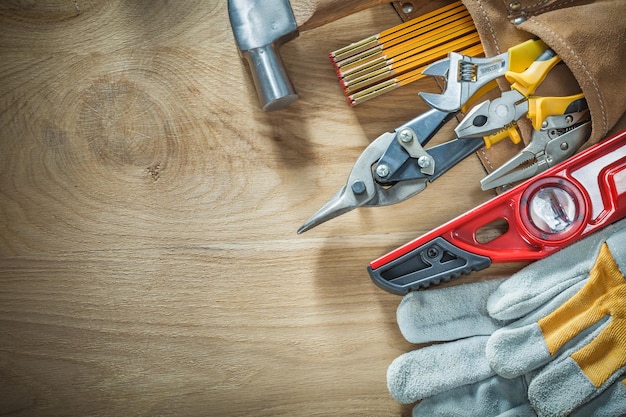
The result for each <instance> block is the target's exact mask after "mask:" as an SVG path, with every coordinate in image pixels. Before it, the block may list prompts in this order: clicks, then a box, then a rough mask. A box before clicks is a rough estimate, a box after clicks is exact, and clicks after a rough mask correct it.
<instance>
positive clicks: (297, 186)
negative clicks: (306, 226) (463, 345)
mask: <svg viewBox="0 0 626 417" xmlns="http://www.w3.org/2000/svg"><path fill="white" fill-rule="evenodd" d="M398 22H399V19H398V17H397V15H396V14H395V12H394V11H393V9H392V8H391V6H389V5H384V6H379V7H376V8H373V9H370V10H366V11H363V12H360V13H358V14H355V15H352V16H350V17H347V18H345V19H342V20H339V21H337V22H334V23H331V24H328V25H326V26H322V27H320V28H318V29H315V30H311V31H308V32H306V33H303V34H302V35H301V36H300V37H299V38H298V39H296V40H294V41H292V42H290V43H288V44H286V45H284V46H283V48H282V55H283V59H284V61H285V64H286V66H287V67H288V70H289V71H290V73H291V75H292V78H293V81H294V83H295V85H296V88H297V89H298V91H299V93H300V97H301V98H300V100H299V101H297V102H296V103H295V104H294V105H293V106H292V107H290V108H288V109H286V110H284V111H281V112H277V113H263V112H262V111H261V110H260V109H259V106H258V104H257V99H256V96H255V91H254V87H253V85H252V82H251V79H250V77H249V72H248V69H247V68H246V66H245V64H244V62H243V61H241V59H240V58H239V56H238V54H237V49H236V47H235V44H234V41H233V37H232V32H231V30H230V25H229V23H228V17H227V10H226V2H215V1H203V2H168V1H164V0H163V1H136V2H129V1H121V0H120V1H107V2H101V1H80V0H78V1H61V0H58V1H47V2H34V1H6V2H2V3H1V4H0V415H10V416H33V415H37V416H57V415H63V416H86V415H99V416H108V415H110V416H119V415H146V416H154V415H177V416H242V415H255V416H298V415H302V416H310V415H319V416H337V415H341V416H350V415H359V416H364V415H366V416H394V415H401V414H408V413H410V407H403V406H400V405H398V404H396V403H395V402H394V401H393V400H392V399H391V398H390V396H389V395H388V393H387V389H386V381H385V372H386V367H387V365H388V364H389V363H390V361H391V360H392V359H393V358H394V357H396V356H397V355H399V354H400V353H402V352H405V351H407V350H409V349H411V346H410V345H409V344H408V343H406V342H404V341H403V339H402V337H401V335H400V333H399V331H398V330H397V327H396V324H395V308H396V305H397V303H398V302H399V298H398V297H396V296H392V295H389V294H386V293H383V292H382V291H380V290H378V289H377V288H376V287H375V286H374V285H373V284H372V283H371V282H370V280H369V278H368V276H367V273H366V271H365V268H366V266H367V264H368V262H369V261H371V260H372V259H374V258H376V257H378V256H380V255H382V254H384V253H385V252H387V251H388V250H390V249H392V248H395V247H396V246H398V245H399V244H402V243H405V242H406V241H408V240H409V239H411V238H413V237H416V236H417V235H419V234H421V233H423V232H425V231H427V230H429V229H431V228H433V227H435V226H437V225H439V224H441V223H442V222H444V221H446V220H449V219H450V218H452V217H454V216H456V215H458V214H460V213H462V212H464V211H465V210H467V209H469V208H471V207H473V206H475V205H476V204H478V203H479V202H481V201H484V200H486V199H487V198H489V197H490V195H487V194H485V193H483V192H481V191H480V188H479V184H478V179H479V178H480V177H481V176H482V168H481V166H480V164H479V162H478V160H477V159H476V158H470V159H468V160H467V161H465V162H464V163H463V164H461V165H460V166H458V167H456V168H455V170H454V171H453V172H451V173H449V174H448V175H447V176H444V177H442V178H441V179H439V180H438V182H437V183H435V184H433V185H431V186H429V187H428V189H427V190H426V191H425V192H424V193H423V194H422V195H420V196H419V197H417V198H415V199H412V200H409V201H407V202H405V203H402V204H399V205H397V206H392V207H387V208H381V209H363V210H357V211H355V212H352V213H349V214H347V215H345V216H343V217H341V218H339V219H336V220H334V221H332V222H329V223H327V224H325V225H322V226H320V227H318V228H316V229H314V230H312V231H310V232H307V233H306V234H304V235H301V236H298V235H296V233H295V231H296V229H297V228H298V227H299V226H300V224H301V223H302V222H304V220H306V219H307V218H308V217H309V216H310V215H311V214H312V213H313V212H314V211H315V210H317V208H319V207H320V206H321V205H322V204H323V203H324V202H325V201H326V200H327V199H328V198H329V197H330V196H331V195H332V194H334V192H335V191H336V190H337V189H338V188H339V187H340V186H341V185H342V184H343V182H344V181H345V178H346V176H347V174H348V172H349V170H350V168H351V166H352V163H353V161H354V160H355V158H356V157H357V156H358V155H359V154H360V152H361V151H362V149H363V148H364V147H365V146H367V144H368V143H370V142H371V141H372V140H373V139H374V138H376V137H377V136H378V135H379V134H381V133H382V132H384V131H386V130H390V129H392V128H394V127H395V126H398V125H399V124H401V123H403V122H405V121H406V120H408V119H410V118H412V117H414V116H415V115H417V114H418V113H420V112H421V111H423V110H425V106H424V104H423V103H422V102H421V100H419V99H418V97H417V91H419V90H428V89H431V90H433V89H435V86H434V84H431V83H430V82H428V81H424V82H423V83H417V84H416V85H412V86H409V87H406V88H404V89H400V90H397V91H395V92H393V93H390V94H389V95H388V96H384V97H381V98H379V99H377V100H372V101H371V102H368V103H365V104H363V105H361V106H360V107H359V108H355V109H351V108H350V107H348V106H347V104H346V103H345V100H344V98H343V95H342V93H341V91H340V89H339V87H338V84H337V80H336V77H335V74H334V70H333V69H332V66H331V65H330V64H329V62H328V60H327V56H326V55H327V53H328V52H329V51H332V50H335V49H338V48H339V47H341V46H343V45H346V44H348V43H350V42H353V41H355V40H359V39H362V38H364V37H365V36H367V35H370V34H373V33H377V32H380V31H381V30H383V29H386V28H388V27H391V26H393V25H395V24H397V23H398ZM447 134H448V135H449V134H450V132H449V131H448V132H447ZM443 136H445V132H444V134H443ZM446 139H447V138H446V137H443V140H446ZM507 272H509V270H507V269H506V268H504V269H497V270H496V269H494V270H490V271H488V272H485V273H484V274H476V276H475V277H473V278H472V279H482V278H485V277H489V276H491V275H494V274H503V273H507Z"/></svg>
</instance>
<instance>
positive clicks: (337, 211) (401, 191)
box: [298, 132, 426, 234]
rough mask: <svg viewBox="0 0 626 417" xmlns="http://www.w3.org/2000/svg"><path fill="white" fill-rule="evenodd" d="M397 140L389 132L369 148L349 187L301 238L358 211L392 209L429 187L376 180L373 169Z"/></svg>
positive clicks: (421, 183) (308, 225) (320, 212)
mask: <svg viewBox="0 0 626 417" xmlns="http://www.w3.org/2000/svg"><path fill="white" fill-rule="evenodd" d="M396 138H397V134H396V133H389V132H386V133H384V134H382V135H381V136H379V137H378V138H377V139H376V140H374V141H373V142H372V143H371V144H370V145H369V146H368V147H367V148H365V150H364V151H363V153H362V154H361V155H360V156H359V158H358V159H357V161H356V163H355V164H354V166H353V167H352V171H351V172H350V175H349V176H348V181H347V182H346V185H344V186H343V187H342V188H341V189H340V190H339V191H338V192H337V193H336V194H335V195H334V196H333V197H332V198H331V199H330V200H329V201H328V202H327V203H326V204H324V206H322V208H320V209H319V210H318V211H317V212H316V213H315V214H314V215H313V216H311V218H309V220H307V221H306V222H305V223H304V224H303V225H302V226H301V227H300V228H299V229H298V234H300V233H304V232H306V231H307V230H310V229H312V228H314V227H316V226H318V225H320V224H322V223H324V222H326V221H328V220H331V219H334V218H335V217H338V216H340V215H342V214H345V213H347V212H349V211H352V210H354V209H355V208H357V207H368V206H386V205H391V204H395V203H397V202H398V201H403V200H406V199H408V198H410V197H412V196H413V195H415V194H417V193H419V192H420V191H422V190H423V189H424V188H425V187H426V181H425V180H424V179H417V180H413V181H405V182H398V183H396V184H392V185H390V186H384V185H382V184H380V183H378V182H376V180H375V177H374V174H373V172H372V167H373V166H374V165H375V164H376V162H378V160H379V159H380V156H381V155H382V154H383V153H384V152H385V150H387V148H389V145H390V144H391V143H392V142H394V141H396V140H397V139H396Z"/></svg>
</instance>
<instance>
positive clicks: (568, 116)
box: [565, 115, 574, 124]
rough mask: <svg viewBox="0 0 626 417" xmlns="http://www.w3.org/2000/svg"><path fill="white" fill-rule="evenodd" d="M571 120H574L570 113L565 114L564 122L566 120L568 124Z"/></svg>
mask: <svg viewBox="0 0 626 417" xmlns="http://www.w3.org/2000/svg"><path fill="white" fill-rule="evenodd" d="M573 121H574V118H573V117H572V116H571V115H567V116H566V117H565V122H566V123H567V124H570V123H572V122H573Z"/></svg>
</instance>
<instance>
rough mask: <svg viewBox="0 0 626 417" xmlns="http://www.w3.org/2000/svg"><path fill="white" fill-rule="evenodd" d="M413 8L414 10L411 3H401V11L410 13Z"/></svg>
mask: <svg viewBox="0 0 626 417" xmlns="http://www.w3.org/2000/svg"><path fill="white" fill-rule="evenodd" d="M413 10H415V8H414V7H413V4H412V3H402V12H404V13H406V14H411V13H413Z"/></svg>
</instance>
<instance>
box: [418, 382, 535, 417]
mask: <svg viewBox="0 0 626 417" xmlns="http://www.w3.org/2000/svg"><path fill="white" fill-rule="evenodd" d="M423 416H427V417H438V416H483V417H506V416H511V417H536V414H535V412H534V411H533V410H532V408H531V407H530V404H529V402H528V399H527V397H526V384H525V383H524V381H523V380H522V378H515V379H505V378H502V377H499V376H493V377H490V378H487V379H485V380H483V381H481V382H478V383H475V384H469V385H463V386H461V387H458V388H454V389H451V390H449V391H445V392H442V393H441V394H438V395H434V396H432V397H428V398H426V399H424V400H422V401H421V402H420V403H419V404H417V405H416V406H415V407H414V408H413V417H423Z"/></svg>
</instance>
